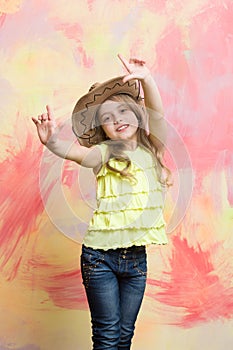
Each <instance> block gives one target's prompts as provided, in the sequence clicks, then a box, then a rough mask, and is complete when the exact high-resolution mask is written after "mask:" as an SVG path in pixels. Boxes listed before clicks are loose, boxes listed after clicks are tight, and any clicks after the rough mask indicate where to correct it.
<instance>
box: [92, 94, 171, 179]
mask: <svg viewBox="0 0 233 350" xmlns="http://www.w3.org/2000/svg"><path fill="white" fill-rule="evenodd" d="M108 100H111V101H114V102H124V103H125V104H126V105H127V106H128V107H129V108H130V110H131V111H132V112H133V113H134V114H135V116H136V118H137V119H138V129H137V144H139V145H141V146H142V147H143V148H145V149H146V150H147V151H149V152H150V153H151V155H152V157H153V159H154V162H155V168H156V172H157V175H158V178H159V181H160V182H161V183H162V184H163V185H166V186H170V185H171V181H170V177H171V171H170V170H169V169H168V168H167V167H166V166H165V165H164V163H163V154H162V152H161V151H160V150H159V149H158V148H156V146H155V145H154V144H153V143H152V141H151V140H150V138H149V137H148V136H149V135H148V132H147V119H148V117H147V112H146V109H145V107H144V103H143V100H142V99H140V100H137V101H136V100H134V99H133V98H132V97H131V96H129V95H127V94H118V95H113V96H111V97H110V98H108ZM95 120H96V124H98V110H97V112H96V116H95ZM96 128H98V132H99V133H101V134H102V135H101V138H102V139H103V140H105V141H106V142H107V144H108V152H107V155H106V167H107V168H108V169H109V170H111V171H114V172H116V173H119V174H121V175H122V176H124V177H126V178H129V179H132V178H133V175H132V174H131V173H130V166H131V160H130V158H129V157H128V156H127V154H126V153H125V152H124V151H125V150H126V147H127V141H126V142H124V141H122V140H120V141H115V140H114V141H113V140H109V138H108V137H107V136H106V135H105V133H104V131H103V129H102V127H101V125H99V126H97V127H96ZM113 158H114V159H115V160H117V161H119V162H122V163H125V167H124V168H123V169H122V170H119V169H116V168H114V167H112V166H111V165H110V159H113ZM164 172H165V176H164Z"/></svg>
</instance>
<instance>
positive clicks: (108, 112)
mask: <svg viewBox="0 0 233 350" xmlns="http://www.w3.org/2000/svg"><path fill="white" fill-rule="evenodd" d="M98 121H99V123H100V125H101V127H102V129H103V130H104V132H105V134H106V135H107V137H108V138H110V139H111V140H129V141H137V130H138V119H137V117H136V115H135V114H134V112H133V111H132V110H131V109H130V107H129V105H128V104H127V103H126V102H124V101H119V102H118V101H112V100H107V101H105V102H104V103H103V104H102V105H101V106H100V108H99V111H98Z"/></svg>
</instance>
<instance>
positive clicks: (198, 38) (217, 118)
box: [155, 3, 233, 177]
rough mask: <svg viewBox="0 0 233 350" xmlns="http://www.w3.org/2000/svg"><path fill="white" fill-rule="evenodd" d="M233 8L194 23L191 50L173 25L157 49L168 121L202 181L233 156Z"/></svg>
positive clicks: (213, 11)
mask: <svg viewBox="0 0 233 350" xmlns="http://www.w3.org/2000/svg"><path fill="white" fill-rule="evenodd" d="M228 6H229V8H225V7H224V6H220V7H214V6H213V8H211V9H209V8H208V10H207V11H202V12H200V14H197V15H196V16H194V17H193V18H192V22H191V25H190V30H189V36H190V46H191V49H190V48H189V47H188V46H187V45H186V44H185V41H184V37H183V34H182V28H181V27H178V26H177V25H175V24H173V23H171V24H170V25H169V27H167V28H166V31H165V32H164V34H163V36H162V37H161V38H160V41H159V42H158V43H157V45H156V56H157V61H156V64H155V66H156V67H158V68H157V71H155V74H156V73H157V72H159V77H161V85H162V92H163V97H164V104H165V110H166V114H167V118H168V120H169V121H171V123H172V124H173V125H175V127H176V128H177V131H178V132H179V133H180V134H181V135H182V137H183V139H184V141H185V143H186V145H187V147H188V150H189V153H190V156H191V158H192V163H193V166H194V168H195V170H198V172H197V176H199V177H200V176H201V177H203V176H205V175H206V173H207V172H209V171H210V170H211V169H213V168H214V166H215V163H216V160H217V158H218V154H219V151H222V150H223V149H229V150H233V123H232V118H231V111H232V109H233V83H232V82H233V65H232V56H233V29H232V28H233V27H232V25H231V22H230V20H229V18H230V13H231V14H233V6H232V3H231V4H229V5H228ZM219 13H220V15H219ZM205 23H207V24H208V25H206V26H205ZM223 23H224V24H223ZM213 38H214V40H213ZM171 57H172V58H173V61H174V62H176V64H171V62H170V59H171ZM162 77H163V80H162Z"/></svg>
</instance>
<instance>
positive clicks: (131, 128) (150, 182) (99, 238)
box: [32, 55, 168, 350]
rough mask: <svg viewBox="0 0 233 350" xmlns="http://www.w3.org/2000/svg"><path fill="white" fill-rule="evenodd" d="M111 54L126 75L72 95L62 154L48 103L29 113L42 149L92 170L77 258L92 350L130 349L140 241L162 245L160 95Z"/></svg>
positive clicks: (140, 66)
mask: <svg viewBox="0 0 233 350" xmlns="http://www.w3.org/2000/svg"><path fill="white" fill-rule="evenodd" d="M118 57H119V58H120V60H121V62H122V63H123V65H124V66H125V68H126V69H127V71H128V74H126V75H125V76H124V77H117V78H114V79H111V80H108V81H107V82H104V83H102V84H95V85H94V86H92V87H91V89H90V91H89V92H88V93H87V94H86V95H84V96H83V97H81V98H80V99H79V100H78V102H77V104H76V106H75V108H74V111H73V114H72V126H73V131H74V133H75V135H76V136H77V137H78V140H79V142H78V143H74V144H72V145H71V147H70V148H69V150H68V151H67V150H66V147H65V146H64V143H63V141H61V140H59V138H58V133H57V131H56V125H55V121H54V117H53V113H52V111H51V109H50V107H49V106H47V113H44V114H42V115H40V116H39V117H38V118H37V119H36V118H32V120H33V121H34V123H35V125H36V127H37V131H38V135H39V138H40V141H41V142H42V143H43V144H44V145H46V147H47V148H49V149H50V150H51V151H52V152H53V153H55V154H56V155H58V156H60V157H63V158H66V159H70V160H73V161H75V162H77V163H78V164H80V165H82V166H84V167H89V168H92V169H93V171H94V173H95V175H96V179H97V209H96V210H95V211H94V213H93V217H92V219H91V222H90V224H89V228H88V231H87V233H86V235H85V237H84V241H83V245H82V255H81V270H82V278H83V284H84V286H85V290H86V295H87V299H88V303H89V308H90V312H91V320H92V334H93V336H92V339H93V349H95V350H104V349H108V350H116V349H118V350H119V349H125V350H126V349H130V347H131V341H132V337H133V334H134V328H135V322H136V318H137V315H138V312H139V309H140V306H141V302H142V299H143V295H144V290H145V285H146V276H147V261H146V249H145V246H146V245H148V244H166V243H167V236H166V233H165V222H164V219H163V214H162V208H163V196H162V184H168V177H166V178H165V179H164V177H162V170H163V169H165V170H167V169H166V168H165V167H164V165H163V163H162V155H163V148H164V142H165V136H166V126H165V125H166V124H165V119H164V112H163V106H162V101H161V97H160V94H159V91H158V88H157V86H156V83H155V81H154V80H153V78H152V76H151V74H150V72H149V70H148V68H147V67H146V66H145V62H144V61H142V60H138V59H130V60H129V61H127V60H126V59H125V58H123V57H122V56H120V55H119V56H118ZM138 80H139V81H140V83H139V81H138ZM140 84H141V86H142V88H143V93H144V102H143V99H142V97H141V96H140V91H139V88H140ZM145 107H146V108H145Z"/></svg>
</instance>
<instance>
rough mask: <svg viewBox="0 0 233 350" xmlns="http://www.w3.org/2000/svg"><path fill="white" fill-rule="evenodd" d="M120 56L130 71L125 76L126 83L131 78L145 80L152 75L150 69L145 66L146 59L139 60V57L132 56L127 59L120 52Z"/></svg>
mask: <svg viewBox="0 0 233 350" xmlns="http://www.w3.org/2000/svg"><path fill="white" fill-rule="evenodd" d="M118 57H119V59H120V60H121V62H122V63H123V65H124V67H125V68H126V70H127V71H128V73H129V74H127V75H126V76H125V77H124V78H123V82H124V83H126V82H127V81H129V80H131V79H139V80H141V81H145V80H146V78H147V77H149V76H150V75H151V74H150V71H149V69H148V68H147V67H146V66H145V63H146V62H145V61H143V60H139V59H137V58H130V60H129V61H127V60H126V59H125V58H124V57H123V56H122V55H120V54H119V55H118Z"/></svg>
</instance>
